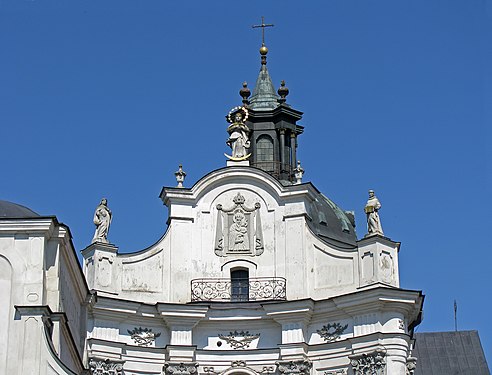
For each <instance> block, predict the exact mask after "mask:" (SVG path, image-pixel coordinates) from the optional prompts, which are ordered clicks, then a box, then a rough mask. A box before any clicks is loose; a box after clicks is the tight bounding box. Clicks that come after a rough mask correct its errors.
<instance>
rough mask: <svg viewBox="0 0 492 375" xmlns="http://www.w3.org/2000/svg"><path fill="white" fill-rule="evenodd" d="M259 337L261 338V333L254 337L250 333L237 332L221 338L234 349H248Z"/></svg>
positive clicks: (220, 336)
mask: <svg viewBox="0 0 492 375" xmlns="http://www.w3.org/2000/svg"><path fill="white" fill-rule="evenodd" d="M258 337H260V334H259V333H257V334H256V335H253V334H250V333H249V331H241V332H238V331H237V330H236V331H234V332H229V334H228V335H219V338H220V339H221V340H224V341H225V342H227V343H228V344H229V345H230V346H231V347H232V348H233V349H246V348H248V347H249V344H251V342H252V341H253V340H255V339H257V338H258Z"/></svg>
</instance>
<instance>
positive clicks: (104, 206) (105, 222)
mask: <svg viewBox="0 0 492 375" xmlns="http://www.w3.org/2000/svg"><path fill="white" fill-rule="evenodd" d="M111 219H112V213H111V210H110V209H109V208H108V200H107V199H106V198H103V199H101V203H99V206H97V207H96V211H95V212H94V224H95V225H96V232H95V233H94V238H93V239H92V243H95V242H102V243H109V242H108V232H109V226H110V225H111Z"/></svg>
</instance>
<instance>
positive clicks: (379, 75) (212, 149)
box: [0, 0, 492, 365]
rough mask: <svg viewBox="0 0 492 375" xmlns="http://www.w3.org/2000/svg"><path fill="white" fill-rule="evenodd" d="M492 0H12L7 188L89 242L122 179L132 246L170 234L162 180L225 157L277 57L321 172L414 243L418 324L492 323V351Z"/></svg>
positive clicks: (1, 4)
mask: <svg viewBox="0 0 492 375" xmlns="http://www.w3.org/2000/svg"><path fill="white" fill-rule="evenodd" d="M490 5H491V4H490V2H486V1H480V0H476V1H475V0H473V1H466V0H461V1H455V0H446V1H444V0H442V1H438V0H425V1H424V0H412V1H394V0H389V1H379V0H378V1H350V0H329V1H311V2H307V1H306V2H300V1H282V2H280V1H278V2H274V1H248V2H232V1H227V2H226V1H213V2H212V1H207V2H205V1H179V2H178V1H176V2H171V1H156V0H146V1H127V0H118V1H109V0H101V1H75V0H71V1H67V0H63V1H61V0H60V1H53V0H46V1H41V0H33V1H27V0H15V1H14V0H0V126H1V128H0V129H1V135H2V137H1V139H2V142H1V144H2V146H1V150H2V178H1V183H0V199H5V200H10V201H14V202H17V203H21V204H24V205H26V206H28V207H30V208H32V209H33V210H35V211H37V212H39V213H41V214H44V215H51V214H53V215H56V216H57V217H58V219H59V220H60V221H62V222H64V223H66V224H67V225H69V226H70V228H71V231H72V234H73V237H74V244H75V246H76V247H77V250H82V249H83V248H84V247H85V246H87V245H88V244H89V243H90V240H91V238H92V235H93V231H94V226H93V224H92V215H93V211H94V208H95V207H96V205H97V204H98V203H99V200H100V199H101V198H102V197H103V196H105V197H107V198H108V201H109V206H110V208H111V209H112V210H113V213H114V221H113V225H112V227H111V230H110V234H109V238H110V240H111V241H112V242H113V243H115V244H116V245H117V246H119V247H120V251H121V252H132V251H137V250H140V249H143V248H145V247H147V246H149V245H151V244H152V243H154V242H155V241H156V240H157V239H159V237H160V236H161V235H162V234H163V233H164V231H165V227H166V224H165V223H166V217H167V209H166V208H165V207H164V206H163V205H162V203H161V202H160V200H159V198H158V194H159V192H160V190H161V187H162V186H164V185H165V186H173V185H175V178H174V172H175V171H176V170H177V166H178V164H179V163H182V164H183V167H184V169H185V171H186V172H187V173H188V176H187V179H186V181H185V185H186V186H191V185H192V184H193V183H194V182H196V181H197V180H198V179H199V178H200V177H201V176H203V175H204V174H206V173H207V172H209V171H211V170H213V169H216V168H219V167H223V166H225V158H224V156H223V153H224V152H225V151H227V146H226V145H225V140H226V138H227V133H226V131H225V130H226V127H227V123H226V122H225V119H224V116H225V115H226V114H227V112H228V111H229V109H230V108H231V107H233V106H236V105H239V104H240V103H241V102H240V100H241V99H240V97H239V95H238V91H239V89H240V88H241V84H242V82H243V81H245V80H246V81H248V82H249V84H250V87H251V88H252V87H253V86H254V82H255V80H256V76H257V73H258V70H259V67H260V60H259V55H258V48H259V47H260V42H261V33H260V32H259V31H258V30H252V29H251V25H252V24H257V23H259V22H260V17H261V16H262V15H264V16H265V19H266V22H268V23H273V24H275V27H274V28H271V29H269V30H267V33H266V43H267V46H268V47H269V49H270V53H269V55H268V68H269V71H270V74H271V76H272V79H273V81H274V84H275V86H278V85H279V84H280V81H281V80H282V79H285V81H286V83H287V86H288V87H289V89H290V92H291V93H290V95H289V96H288V103H290V104H291V105H292V106H294V108H296V109H299V110H301V111H303V112H304V118H303V120H302V122H301V124H302V125H304V126H305V132H304V134H303V135H302V136H301V137H300V138H299V152H298V157H299V159H300V160H301V161H302V165H303V167H304V168H305V170H306V175H305V181H306V180H308V181H311V182H313V183H314V184H315V186H316V187H317V188H318V189H319V190H321V191H322V192H324V193H325V194H326V195H327V196H329V197H330V198H331V199H332V200H334V201H335V202H337V204H339V205H340V206H341V207H342V208H343V209H346V210H355V211H356V218H357V224H358V227H357V231H358V235H359V237H361V236H363V234H364V229H365V219H364V213H363V206H364V203H365V201H366V198H367V190H368V189H369V188H372V189H374V190H375V191H376V194H377V195H378V197H379V199H380V201H381V203H382V205H383V208H382V209H381V212H380V213H381V217H382V223H383V228H384V230H385V234H386V235H388V236H389V237H390V238H392V239H393V240H395V241H401V242H402V247H401V251H400V274H401V285H402V287H404V288H408V289H419V290H420V289H421V290H423V291H424V293H425V294H426V300H425V306H424V311H425V312H424V321H423V323H422V324H421V326H420V327H419V329H418V331H419V332H423V331H441V330H452V329H453V327H454V323H453V300H454V299H456V300H457V301H458V326H459V328H460V329H463V330H465V329H477V330H479V332H480V335H481V339H482V344H483V346H484V349H485V352H486V355H487V358H488V362H489V365H490V363H491V362H492V335H491V330H490V311H491V309H492V300H491V298H490V295H491V292H490V290H491V286H492V276H491V274H492V272H491V271H490V269H491V265H492V251H491V249H490V245H489V243H488V242H487V241H488V240H489V238H488V237H489V233H490V232H491V231H490V228H491V225H492V221H491V219H490V212H491V208H492V207H491V202H490V198H489V196H486V193H489V195H490V192H491V189H490V186H491V180H492V178H491V177H492V173H491V168H492V165H491V162H490V160H491V158H492V154H491V152H490V149H491V146H490V145H491V141H492V137H491V132H490V121H491V117H492V116H491V112H490V103H491V101H490V100H491V99H492V98H491V95H490V93H491V92H490V88H491V86H490V82H491V75H490V67H491V66H492V65H491V63H492V61H491V60H492V59H491V53H490V44H491V43H490V42H491V38H490V36H491V33H490V24H491V23H490V21H491V19H490Z"/></svg>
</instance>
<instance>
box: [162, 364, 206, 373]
mask: <svg viewBox="0 0 492 375" xmlns="http://www.w3.org/2000/svg"><path fill="white" fill-rule="evenodd" d="M197 367H198V363H196V362H187V363H184V362H166V363H165V364H164V370H165V373H166V374H170V375H192V374H196V372H197Z"/></svg>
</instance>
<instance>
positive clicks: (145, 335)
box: [127, 327, 161, 346]
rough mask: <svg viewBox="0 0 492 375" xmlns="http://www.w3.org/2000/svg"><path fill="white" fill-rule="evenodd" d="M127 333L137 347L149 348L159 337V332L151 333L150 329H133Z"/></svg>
mask: <svg viewBox="0 0 492 375" xmlns="http://www.w3.org/2000/svg"><path fill="white" fill-rule="evenodd" d="M127 331H128V333H129V334H130V335H131V336H130V337H131V338H132V340H133V341H134V342H135V344H137V345H138V346H149V345H150V344H152V343H153V342H154V341H155V339H156V338H157V337H159V336H160V335H161V333H160V332H152V329H151V328H142V327H138V328H137V327H135V328H134V329H132V330H131V331H130V330H129V329H128V330H127Z"/></svg>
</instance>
